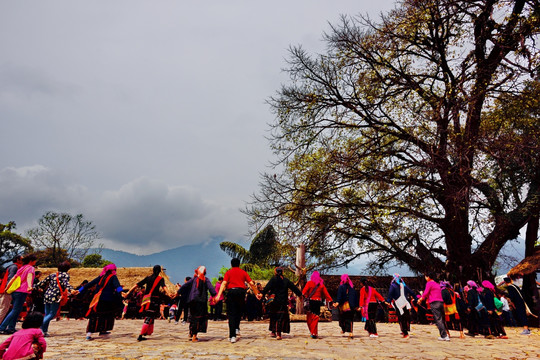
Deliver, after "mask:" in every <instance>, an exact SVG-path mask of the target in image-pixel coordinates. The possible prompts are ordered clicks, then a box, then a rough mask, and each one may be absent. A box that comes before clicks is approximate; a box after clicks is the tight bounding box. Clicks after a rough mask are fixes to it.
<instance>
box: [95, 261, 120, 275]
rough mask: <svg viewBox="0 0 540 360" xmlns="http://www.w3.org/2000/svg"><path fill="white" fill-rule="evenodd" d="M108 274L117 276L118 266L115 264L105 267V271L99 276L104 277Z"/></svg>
mask: <svg viewBox="0 0 540 360" xmlns="http://www.w3.org/2000/svg"><path fill="white" fill-rule="evenodd" d="M107 273H110V274H112V275H116V265H114V264H109V265H105V266H104V267H103V270H102V271H101V274H99V276H103V275H105V274H107Z"/></svg>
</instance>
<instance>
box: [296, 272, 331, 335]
mask: <svg viewBox="0 0 540 360" xmlns="http://www.w3.org/2000/svg"><path fill="white" fill-rule="evenodd" d="M302 295H303V296H304V297H305V298H306V299H307V300H309V306H308V309H307V326H308V328H309V332H310V333H311V338H313V339H316V338H317V337H319V329H318V325H319V316H320V315H321V306H322V305H323V304H324V303H323V300H326V301H327V302H328V303H330V302H332V297H331V296H330V294H329V293H328V290H327V289H326V286H324V281H323V279H322V278H321V275H320V274H319V272H318V271H314V272H313V274H311V278H310V280H309V281H308V282H307V284H306V286H304V289H303V290H302Z"/></svg>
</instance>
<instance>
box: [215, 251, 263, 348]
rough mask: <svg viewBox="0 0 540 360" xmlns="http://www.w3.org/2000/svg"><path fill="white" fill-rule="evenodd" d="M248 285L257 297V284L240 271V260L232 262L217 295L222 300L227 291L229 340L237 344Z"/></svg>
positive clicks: (234, 259)
mask: <svg viewBox="0 0 540 360" xmlns="http://www.w3.org/2000/svg"><path fill="white" fill-rule="evenodd" d="M246 283H247V284H249V285H250V286H251V288H252V289H253V291H254V292H255V295H256V294H258V293H259V291H258V290H257V287H256V286H255V282H254V281H253V280H251V278H250V277H249V275H248V273H247V272H245V271H244V270H242V269H240V259H238V258H233V259H232V260H231V268H230V269H229V270H228V271H227V272H226V273H225V276H224V277H223V282H222V283H221V287H220V288H219V292H218V294H217V295H216V297H215V298H216V299H220V298H221V295H222V294H223V292H224V291H225V290H227V317H228V318H229V340H230V342H231V343H235V342H236V339H237V337H239V336H240V320H241V319H242V314H243V313H244V308H245V305H246Z"/></svg>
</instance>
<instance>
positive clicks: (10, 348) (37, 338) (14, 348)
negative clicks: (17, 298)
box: [0, 312, 47, 360]
mask: <svg viewBox="0 0 540 360" xmlns="http://www.w3.org/2000/svg"><path fill="white" fill-rule="evenodd" d="M42 324H43V314H42V313H39V312H32V313H30V314H28V315H27V316H26V318H25V319H24V321H23V323H22V330H19V331H17V332H16V333H15V334H13V335H11V336H10V337H8V338H7V339H6V340H5V341H4V342H3V343H2V345H0V359H2V360H14V359H43V353H44V352H45V350H46V349H47V342H46V341H45V338H44V337H43V333H42V332H41V329H40V327H41V325H42Z"/></svg>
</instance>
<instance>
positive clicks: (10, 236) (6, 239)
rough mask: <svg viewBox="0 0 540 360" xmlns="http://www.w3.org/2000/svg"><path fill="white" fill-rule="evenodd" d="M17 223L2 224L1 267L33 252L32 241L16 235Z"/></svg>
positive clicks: (0, 235) (0, 241)
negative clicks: (17, 256) (18, 256)
mask: <svg viewBox="0 0 540 360" xmlns="http://www.w3.org/2000/svg"><path fill="white" fill-rule="evenodd" d="M15 228H16V225H15V222H13V221H10V222H9V223H7V224H0V267H3V266H4V265H5V264H7V263H9V262H11V259H13V258H14V257H15V256H16V255H22V254H24V253H27V252H30V251H32V250H33V248H32V245H31V243H30V240H28V239H27V238H25V237H23V236H21V235H19V234H17V233H14V232H13V230H15Z"/></svg>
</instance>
